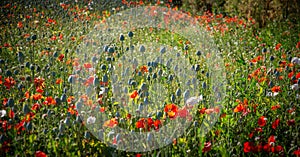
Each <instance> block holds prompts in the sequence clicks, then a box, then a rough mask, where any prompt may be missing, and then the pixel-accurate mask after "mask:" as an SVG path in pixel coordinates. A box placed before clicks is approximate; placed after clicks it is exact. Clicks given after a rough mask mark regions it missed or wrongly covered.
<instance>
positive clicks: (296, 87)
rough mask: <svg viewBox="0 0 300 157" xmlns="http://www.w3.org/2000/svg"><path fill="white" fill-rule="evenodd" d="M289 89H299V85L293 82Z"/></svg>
mask: <svg viewBox="0 0 300 157" xmlns="http://www.w3.org/2000/svg"><path fill="white" fill-rule="evenodd" d="M291 89H292V90H294V91H296V90H298V89H299V85H298V84H297V83H296V84H293V85H292V86H291Z"/></svg>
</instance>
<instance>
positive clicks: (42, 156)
mask: <svg viewBox="0 0 300 157" xmlns="http://www.w3.org/2000/svg"><path fill="white" fill-rule="evenodd" d="M35 157H47V154H46V153H44V152H42V151H36V152H35Z"/></svg>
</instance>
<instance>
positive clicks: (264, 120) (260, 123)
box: [258, 116, 267, 127]
mask: <svg viewBox="0 0 300 157" xmlns="http://www.w3.org/2000/svg"><path fill="white" fill-rule="evenodd" d="M266 124H267V120H266V118H265V117H264V116H261V117H260V118H258V125H259V126H260V127H263V126H265V125H266Z"/></svg>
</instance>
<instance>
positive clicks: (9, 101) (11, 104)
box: [7, 98, 15, 107]
mask: <svg viewBox="0 0 300 157" xmlns="http://www.w3.org/2000/svg"><path fill="white" fill-rule="evenodd" d="M7 105H8V106H9V107H13V106H14V105H15V101H14V99H12V98H9V99H8V101H7Z"/></svg>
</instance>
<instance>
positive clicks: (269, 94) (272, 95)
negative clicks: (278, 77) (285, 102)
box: [267, 92, 279, 97]
mask: <svg viewBox="0 0 300 157" xmlns="http://www.w3.org/2000/svg"><path fill="white" fill-rule="evenodd" d="M278 94H279V93H278V92H274V93H273V92H268V93H267V96H271V97H274V96H276V95H278Z"/></svg>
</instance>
